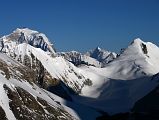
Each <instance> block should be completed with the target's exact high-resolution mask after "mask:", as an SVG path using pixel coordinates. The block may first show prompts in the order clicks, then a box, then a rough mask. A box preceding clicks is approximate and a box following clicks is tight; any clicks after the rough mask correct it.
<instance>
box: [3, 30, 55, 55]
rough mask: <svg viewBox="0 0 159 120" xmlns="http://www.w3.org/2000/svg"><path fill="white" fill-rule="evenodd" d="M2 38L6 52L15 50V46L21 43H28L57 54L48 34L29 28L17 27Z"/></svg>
mask: <svg viewBox="0 0 159 120" xmlns="http://www.w3.org/2000/svg"><path fill="white" fill-rule="evenodd" d="M0 39H1V40H2V41H3V44H4V48H3V51H4V52H8V51H10V50H13V49H14V48H15V46H17V45H19V44H21V43H27V44H30V45H31V46H34V47H36V48H41V49H42V50H44V51H48V52H50V53H52V54H55V50H54V48H53V44H51V42H50V41H49V39H48V38H47V37H46V35H45V34H43V33H40V32H38V31H34V30H31V29H29V28H17V29H16V30H14V31H13V32H12V33H11V34H9V35H6V36H3V37H2V38H0Z"/></svg>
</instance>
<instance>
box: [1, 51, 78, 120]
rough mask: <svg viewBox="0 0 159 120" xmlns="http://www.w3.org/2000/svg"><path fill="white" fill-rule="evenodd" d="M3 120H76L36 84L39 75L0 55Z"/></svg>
mask: <svg viewBox="0 0 159 120" xmlns="http://www.w3.org/2000/svg"><path fill="white" fill-rule="evenodd" d="M0 71H1V72H0V90H1V92H0V95H1V98H0V114H1V116H0V118H1V120H22V119H24V120H30V119H32V120H44V119H45V120H53V119H59V120H61V118H62V119H65V120H68V119H71V120H74V119H76V118H75V117H73V116H72V115H71V113H70V112H68V111H67V110H66V109H67V108H66V107H65V106H64V105H60V104H58V103H57V102H56V101H55V100H54V98H53V97H51V96H50V95H49V94H48V93H47V92H46V91H44V90H43V89H41V88H39V87H38V86H37V85H36V74H35V72H34V71H32V70H31V69H29V68H28V67H26V66H24V65H22V64H20V63H18V62H16V61H15V60H13V59H11V58H10V57H8V56H6V55H4V54H2V53H0Z"/></svg>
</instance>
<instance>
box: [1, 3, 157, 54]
mask: <svg viewBox="0 0 159 120" xmlns="http://www.w3.org/2000/svg"><path fill="white" fill-rule="evenodd" d="M0 5H1V6H0V36H2V35H5V34H9V33H10V32H11V31H13V30H14V29H16V28H17V27H28V28H31V29H35V30H38V31H40V32H43V33H45V34H46V35H47V36H48V37H49V39H50V40H51V41H52V42H53V43H54V45H55V47H56V49H57V50H58V51H69V50H77V51H82V52H85V51H87V50H88V49H91V48H95V47H96V46H100V47H101V48H105V49H107V50H111V51H119V50H120V48H122V47H127V45H128V44H129V43H130V42H131V41H132V40H133V39H134V38H137V37H140V38H141V39H143V40H145V41H151V42H153V43H155V44H158V43H159V0H1V1H0Z"/></svg>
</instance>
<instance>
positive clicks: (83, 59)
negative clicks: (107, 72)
mask: <svg viewBox="0 0 159 120" xmlns="http://www.w3.org/2000/svg"><path fill="white" fill-rule="evenodd" d="M57 54H58V56H63V57H64V58H65V59H66V60H68V61H69V62H71V63H73V64H74V65H75V66H80V65H88V66H95V67H101V63H100V62H99V61H98V60H96V59H94V58H92V57H90V56H87V55H85V54H82V53H79V52H77V51H70V52H60V53H57Z"/></svg>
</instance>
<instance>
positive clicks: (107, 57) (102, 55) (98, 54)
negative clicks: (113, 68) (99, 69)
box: [86, 47, 117, 67]
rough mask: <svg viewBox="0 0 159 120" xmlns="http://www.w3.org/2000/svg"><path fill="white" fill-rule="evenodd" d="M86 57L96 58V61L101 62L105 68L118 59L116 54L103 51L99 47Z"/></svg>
mask: <svg viewBox="0 0 159 120" xmlns="http://www.w3.org/2000/svg"><path fill="white" fill-rule="evenodd" d="M86 55H87V56H90V57H92V58H95V59H96V60H98V61H99V62H101V63H102V66H103V67H104V66H106V64H107V63H109V62H111V61H113V60H114V59H115V58H116V57H117V54H116V53H114V52H109V51H106V50H103V49H101V48H99V47H97V48H96V49H94V50H90V51H89V52H87V53H86Z"/></svg>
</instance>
